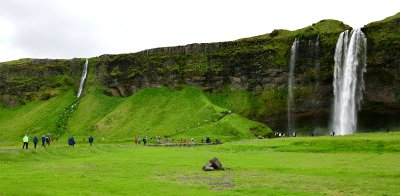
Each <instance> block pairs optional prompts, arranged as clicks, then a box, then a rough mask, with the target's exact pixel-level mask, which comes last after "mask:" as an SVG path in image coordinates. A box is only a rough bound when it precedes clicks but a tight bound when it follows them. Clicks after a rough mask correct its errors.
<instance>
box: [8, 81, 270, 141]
mask: <svg viewBox="0 0 400 196" xmlns="http://www.w3.org/2000/svg"><path fill="white" fill-rule="evenodd" d="M88 89H89V90H88V91H89V92H87V93H85V95H84V96H83V98H81V100H79V102H78V104H77V106H76V108H77V109H75V110H74V111H73V112H72V113H71V114H68V115H63V113H68V112H65V111H66V110H67V109H68V108H70V105H71V103H74V102H75V100H76V98H75V94H74V92H72V91H68V92H66V93H64V94H62V95H60V96H57V97H54V98H51V99H49V100H46V101H36V102H30V103H28V104H27V105H21V106H19V107H17V108H14V109H8V108H1V110H0V117H1V120H0V126H1V131H0V134H1V135H0V137H1V138H4V139H5V140H6V141H9V142H11V141H19V139H20V138H21V137H22V136H23V135H24V134H25V133H30V134H31V135H39V136H40V135H42V134H47V133H50V134H51V135H54V136H59V137H61V138H65V137H69V136H75V137H78V138H79V137H82V138H86V137H87V136H88V135H94V136H96V137H102V138H105V139H107V140H112V141H126V140H129V139H132V137H133V136H135V135H140V136H148V137H154V136H161V137H164V136H166V135H169V136H170V137H173V138H176V139H180V138H185V139H186V138H190V137H195V138H196V139H200V138H204V137H205V136H206V135H207V136H209V137H212V138H213V139H215V138H218V139H222V140H223V141H229V140H237V139H243V138H252V137H253V138H254V137H255V136H258V135H263V136H265V135H268V134H270V133H271V130H270V129H269V128H268V127H267V126H266V125H264V124H261V123H258V122H255V121H251V120H248V119H246V118H243V117H241V116H240V115H238V114H235V113H229V111H228V109H227V108H223V107H220V106H218V105H216V104H214V103H213V102H211V101H210V99H209V98H208V97H214V100H216V98H215V97H218V95H211V94H206V93H204V92H202V91H201V90H200V89H197V88H194V87H186V88H183V89H182V90H179V91H178V90H171V89H168V88H148V89H143V90H141V91H139V92H137V93H136V94H134V95H132V96H130V97H126V98H121V97H110V96H107V95H104V94H103V93H101V92H100V91H99V90H98V89H96V88H93V87H89V88H88ZM228 100H230V99H228ZM219 103H220V104H221V105H223V106H227V105H230V104H232V102H230V103H225V102H222V101H221V100H220V101H219ZM65 116H67V117H65ZM63 118H64V119H63ZM60 119H63V120H64V121H65V122H66V126H65V128H66V130H62V131H60V130H57V128H56V125H57V122H58V121H60ZM10 122H13V123H10Z"/></svg>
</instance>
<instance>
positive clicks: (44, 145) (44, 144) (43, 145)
mask: <svg viewBox="0 0 400 196" xmlns="http://www.w3.org/2000/svg"><path fill="white" fill-rule="evenodd" d="M45 142H46V137H45V136H44V135H42V147H46V143H45Z"/></svg>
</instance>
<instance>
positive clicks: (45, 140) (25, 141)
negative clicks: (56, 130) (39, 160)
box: [22, 134, 51, 149]
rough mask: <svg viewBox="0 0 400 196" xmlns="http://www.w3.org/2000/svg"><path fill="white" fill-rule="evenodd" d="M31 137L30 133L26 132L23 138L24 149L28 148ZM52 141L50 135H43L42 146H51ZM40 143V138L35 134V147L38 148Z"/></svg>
mask: <svg viewBox="0 0 400 196" xmlns="http://www.w3.org/2000/svg"><path fill="white" fill-rule="evenodd" d="M29 139H30V138H29V134H26V135H25V136H24V137H23V138H22V142H23V146H22V149H28V145H29ZM50 142H51V138H50V135H43V136H42V147H46V145H47V146H50ZM38 143H39V139H38V138H37V137H36V135H35V137H33V147H34V148H36V147H37V144H38Z"/></svg>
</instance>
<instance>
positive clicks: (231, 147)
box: [0, 133, 400, 195]
mask: <svg viewBox="0 0 400 196" xmlns="http://www.w3.org/2000/svg"><path fill="white" fill-rule="evenodd" d="M95 139H96V140H95V142H96V143H95V145H94V146H92V147H90V146H88V145H87V144H84V143H82V142H78V144H77V145H76V146H75V147H66V142H64V141H63V142H61V141H59V142H56V143H55V145H54V146H51V147H48V148H46V149H36V150H34V149H29V150H21V149H6V148H0V182H1V183H0V195H27V194H29V195H71V194H78V195H139V194H140V195H396V194H398V193H399V192H400V186H399V182H400V168H399V167H398V165H399V164H400V154H399V152H400V147H399V146H398V144H399V143H400V134H399V133H389V134H386V133H375V134H360V135H352V136H338V137H314V138H279V139H268V140H267V139H266V140H246V141H237V142H232V143H225V144H222V145H216V146H198V147H143V146H135V145H133V144H130V143H121V144H101V142H100V143H99V142H98V141H97V138H95ZM367 141H368V142H367ZM333 143H336V145H332V144H333ZM376 143H379V145H376ZM318 149H319V150H318ZM214 156H216V157H218V158H219V159H220V160H221V162H222V164H223V165H224V166H225V167H227V168H230V169H229V170H226V171H217V172H203V171H202V170H201V167H202V165H203V164H204V163H205V162H206V161H207V160H208V159H210V158H212V157H214Z"/></svg>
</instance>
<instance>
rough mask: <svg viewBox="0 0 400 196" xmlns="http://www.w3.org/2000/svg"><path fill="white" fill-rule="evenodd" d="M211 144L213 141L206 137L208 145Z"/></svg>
mask: <svg viewBox="0 0 400 196" xmlns="http://www.w3.org/2000/svg"><path fill="white" fill-rule="evenodd" d="M209 143H211V139H210V138H209V137H208V136H206V144H209Z"/></svg>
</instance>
